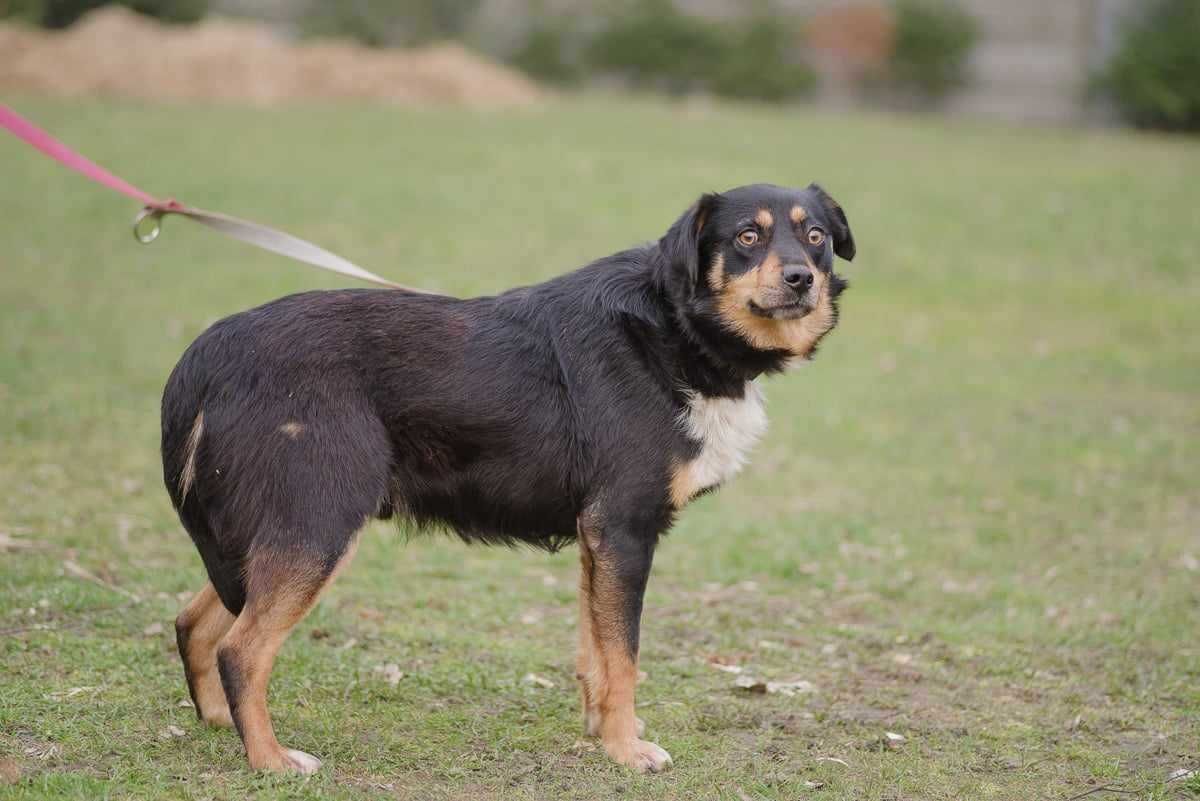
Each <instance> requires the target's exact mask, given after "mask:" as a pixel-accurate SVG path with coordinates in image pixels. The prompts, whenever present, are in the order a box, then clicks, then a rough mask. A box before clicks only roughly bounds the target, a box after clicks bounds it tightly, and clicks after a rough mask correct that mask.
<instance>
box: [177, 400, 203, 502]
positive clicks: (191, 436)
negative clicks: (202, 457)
mask: <svg viewBox="0 0 1200 801" xmlns="http://www.w3.org/2000/svg"><path fill="white" fill-rule="evenodd" d="M203 434H204V410H203V409H201V410H200V412H199V414H197V415H196V419H195V421H194V422H193V423H192V430H191V431H190V432H189V433H188V438H187V441H186V442H185V443H184V445H183V453H184V457H183V470H181V471H180V472H179V498H180V503H182V502H183V500H182V499H184V498H186V497H187V494H188V492H190V491H191V489H192V484H193V483H195V481H196V449H197V448H199V447H200V437H201V436H202V435H203Z"/></svg>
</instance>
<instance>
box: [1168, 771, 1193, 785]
mask: <svg viewBox="0 0 1200 801" xmlns="http://www.w3.org/2000/svg"><path fill="white" fill-rule="evenodd" d="M1193 776H1200V770H1196V769H1194V768H1180V769H1179V770H1173V771H1171V774H1170V775H1169V776H1167V781H1169V782H1178V781H1183V780H1184V779H1190V778H1192V777H1193Z"/></svg>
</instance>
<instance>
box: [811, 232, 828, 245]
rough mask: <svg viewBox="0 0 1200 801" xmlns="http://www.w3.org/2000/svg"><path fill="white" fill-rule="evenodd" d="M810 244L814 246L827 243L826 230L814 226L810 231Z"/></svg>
mask: <svg viewBox="0 0 1200 801" xmlns="http://www.w3.org/2000/svg"><path fill="white" fill-rule="evenodd" d="M808 244H810V245H812V246H813V247H820V246H821V245H824V244H825V232H824V231H822V230H821V229H820V228H813V229H812V230H810V231H809V232H808Z"/></svg>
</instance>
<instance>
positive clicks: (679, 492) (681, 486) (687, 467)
mask: <svg viewBox="0 0 1200 801" xmlns="http://www.w3.org/2000/svg"><path fill="white" fill-rule="evenodd" d="M698 491H699V490H698V489H697V487H696V478H695V471H694V469H693V467H692V463H691V462H686V463H684V464H679V463H675V464H674V465H672V467H671V505H672V506H673V507H675V508H676V509H682V508H683V507H685V506H687V504H688V501H690V500H691V499H692V498H693V497H694V496H695V494H696V493H697V492H698Z"/></svg>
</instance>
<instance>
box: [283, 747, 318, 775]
mask: <svg viewBox="0 0 1200 801" xmlns="http://www.w3.org/2000/svg"><path fill="white" fill-rule="evenodd" d="M283 754H284V756H285V757H287V762H288V768H289V769H290V770H294V771H297V772H299V773H304V774H309V773H316V772H317V771H318V770H320V769H321V760H319V759H317V758H316V757H315V756H313V755H312V754H306V753H304V752H303V751H297V750H296V749H294V748H285V749H283Z"/></svg>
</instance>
